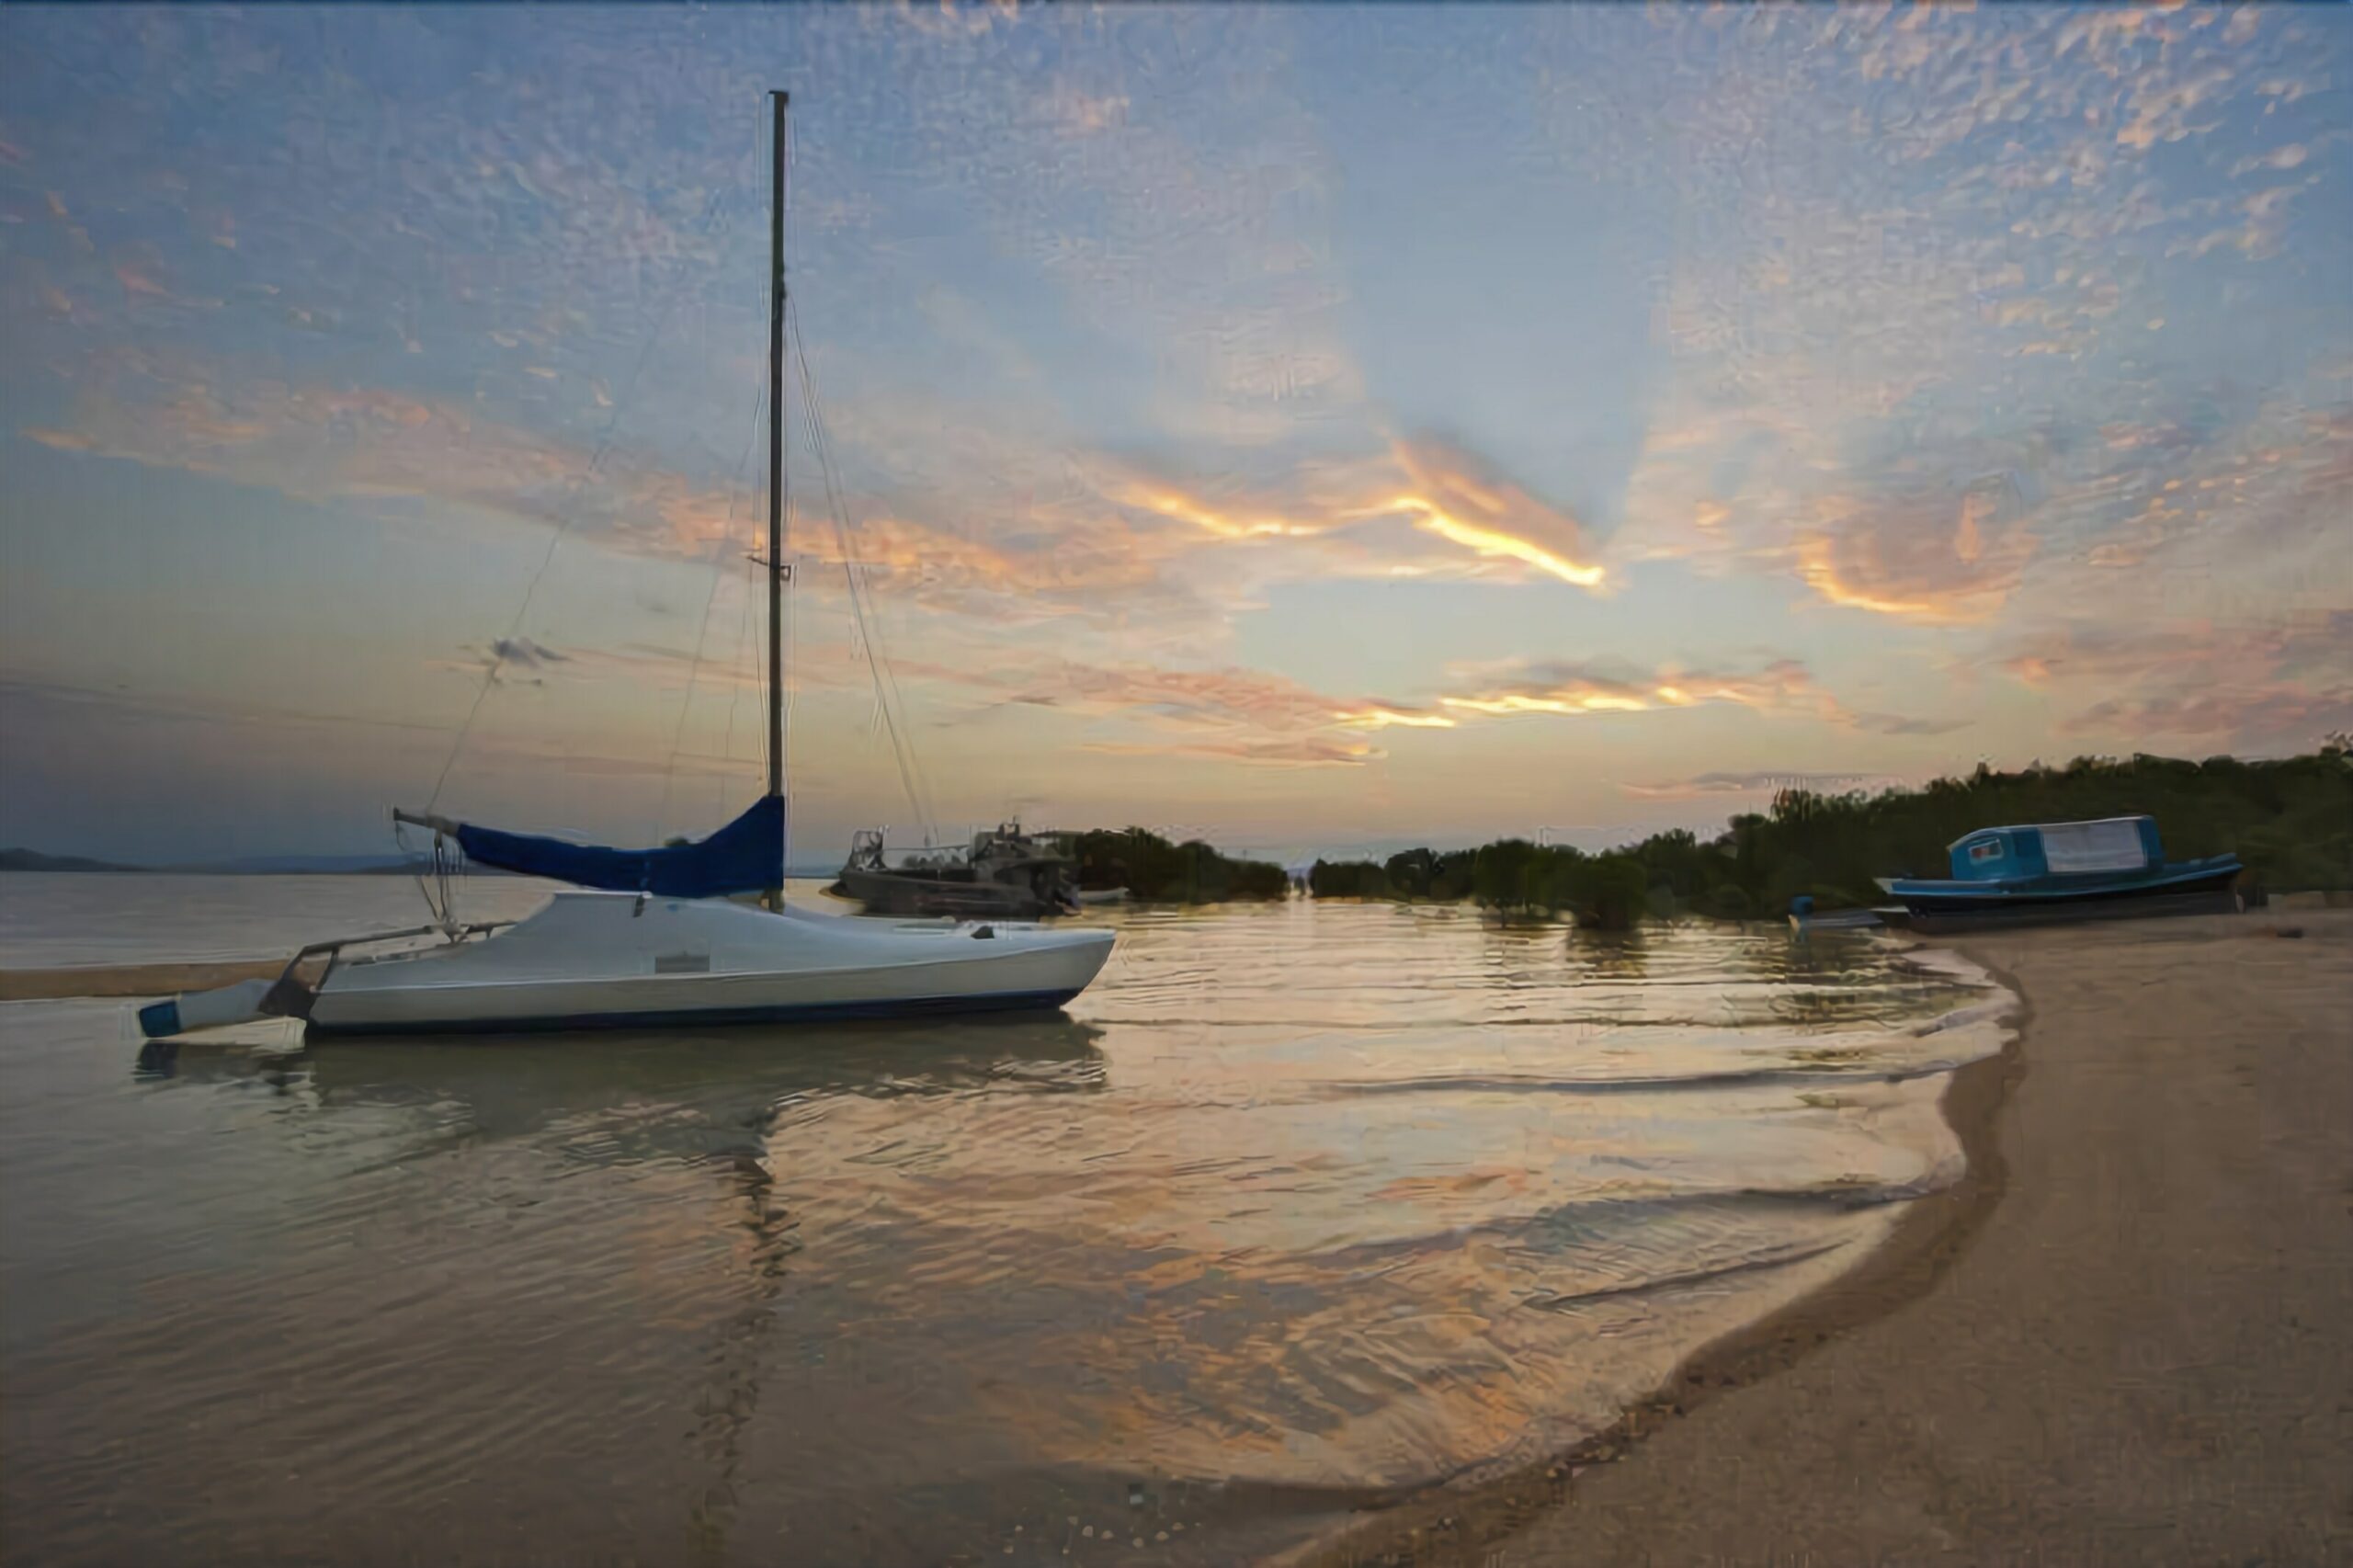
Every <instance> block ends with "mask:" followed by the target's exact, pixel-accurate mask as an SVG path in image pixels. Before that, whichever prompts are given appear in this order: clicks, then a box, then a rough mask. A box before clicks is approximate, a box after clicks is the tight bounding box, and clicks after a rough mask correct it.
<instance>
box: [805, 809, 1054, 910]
mask: <svg viewBox="0 0 2353 1568" xmlns="http://www.w3.org/2000/svg"><path fill="white" fill-rule="evenodd" d="M893 857H896V858H893ZM1076 869H1077V863H1076V862H1075V861H1074V860H1073V859H1072V858H1071V857H1070V854H1069V852H1068V851H1067V850H1066V849H1065V847H1064V846H1063V841H1062V836H1061V835H1056V834H1032V833H1024V832H1023V831H1022V830H1021V824H1019V823H1017V822H1011V823H1001V824H998V825H997V826H996V827H995V828H994V829H991V830H988V831H985V832H982V833H976V834H974V835H972V843H971V844H970V845H968V846H949V847H945V848H931V847H926V848H922V849H899V850H894V849H890V848H886V847H885V846H884V845H883V835H882V830H881V829H880V828H867V829H861V830H860V831H859V832H858V833H857V834H856V835H853V836H852V837H851V839H850V849H849V858H848V859H847V860H846V861H844V862H843V863H842V869H841V874H840V876H839V877H838V878H837V879H836V880H835V883H834V886H833V888H832V889H830V890H828V891H830V892H836V893H838V894H839V896H841V897H844V898H849V899H855V900H857V901H858V903H860V904H862V905H864V906H865V910H866V913H867V914H869V915H898V916H902V917H904V916H932V915H951V916H955V917H959V918H964V919H991V918H994V919H1000V920H1036V919H1039V918H1040V917H1041V916H1045V915H1068V914H1070V913H1072V912H1074V911H1075V910H1076V909H1077V908H1078V907H1079V903H1080V898H1079V893H1078V889H1077V886H1076V884H1075V882H1074V872H1075V871H1076Z"/></svg>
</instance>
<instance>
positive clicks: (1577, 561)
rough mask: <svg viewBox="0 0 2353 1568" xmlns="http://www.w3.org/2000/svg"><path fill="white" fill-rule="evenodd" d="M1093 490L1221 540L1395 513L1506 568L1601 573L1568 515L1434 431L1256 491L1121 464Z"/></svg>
mask: <svg viewBox="0 0 2353 1568" xmlns="http://www.w3.org/2000/svg"><path fill="white" fill-rule="evenodd" d="M1101 487H1102V491H1103V494H1104V495H1105V496H1106V498H1107V499H1109V500H1111V501H1114V502H1116V503H1118V504H1120V505H1121V506H1130V507H1133V508H1135V509H1137V510H1139V511H1142V512H1147V513H1150V514H1153V515H1154V516H1157V517H1166V518H1169V519H1172V520H1174V521H1176V522H1181V523H1185V524H1188V525H1190V526H1191V527H1193V528H1198V529H1199V530H1200V531H1201V532H1203V533H1204V534H1208V535H1211V536H1213V537H1214V538H1216V539H1219V540H1228V541H1234V542H1249V541H1263V540H1321V539H1325V538H1328V537H1329V536H1332V535H1335V534H1338V533H1341V532H1344V531H1347V530H1366V529H1368V528H1370V526H1371V525H1376V524H1379V523H1381V522H1383V521H1385V520H1392V519H1403V520H1404V521H1406V522H1408V523H1410V524H1411V525H1412V526H1413V527H1414V528H1416V529H1418V530H1420V531H1421V532H1423V533H1425V534H1428V535H1431V536H1433V537H1435V538H1437V539H1439V540H1444V541H1445V542H1446V543H1448V544H1449V545H1452V546H1455V547H1457V548H1459V549H1461V550H1463V551H1468V552H1469V553H1470V555H1471V556H1472V558H1474V559H1475V560H1476V561H1478V562H1487V563H1494V564H1495V566H1499V567H1501V568H1502V569H1503V570H1505V571H1507V572H1510V573H1512V574H1515V575H1517V574H1518V569H1519V568H1532V569H1533V570H1535V571H1537V572H1539V573H1542V574H1546V575H1549V576H1552V577H1556V578H1558V579H1560V580H1561V581H1563V582H1565V583H1570V584H1574V585H1576V586H1578V587H1583V588H1597V587H1598V586H1600V585H1601V584H1602V583H1603V581H1604V579H1605V577H1606V575H1607V574H1606V572H1605V571H1604V569H1603V568H1602V567H1601V566H1600V565H1599V564H1597V562H1596V561H1595V560H1594V558H1593V557H1594V552H1593V551H1592V548H1591V546H1590V545H1589V544H1588V542H1587V541H1586V535H1585V529H1584V528H1583V527H1582V526H1581V525H1580V524H1579V523H1578V522H1577V520H1576V519H1575V518H1574V517H1572V516H1570V515H1569V514H1568V513H1567V512H1566V511H1564V510H1563V509H1562V508H1560V507H1558V506H1553V505H1552V503H1550V502H1547V501H1544V500H1542V499H1540V497H1538V496H1537V495H1535V494H1532V493H1531V492H1529V490H1527V489H1526V488H1524V487H1522V486H1521V485H1519V484H1518V483H1515V482H1514V481H1512V480H1511V479H1510V478H1508V477H1507V476H1506V475H1504V474H1502V473H1501V472H1498V471H1497V470H1496V469H1495V467H1494V465H1492V464H1490V463H1488V462H1487V461H1486V460H1483V459H1482V458H1480V457H1479V456H1478V455H1477V454H1475V453H1473V452H1472V451H1470V450H1468V449H1465V448H1463V447H1462V446H1461V445H1460V444H1458V443H1455V442H1451V441H1449V440H1445V439H1443V438H1441V437H1435V436H1428V435H1424V436H1415V437H1404V438H1402V439H1399V440H1396V441H1394V442H1392V444H1391V445H1390V448H1389V449H1388V450H1387V451H1386V452H1385V453H1383V454H1382V455H1381V456H1380V457H1378V458H1370V459H1365V460H1357V461H1347V462H1336V461H1330V460H1320V461H1310V462H1302V463H1301V464H1299V465H1297V466H1296V467H1295V468H1293V469H1292V470H1291V471H1290V472H1289V473H1288V474H1286V475H1285V476H1283V477H1282V478H1281V479H1279V481H1277V482H1276V483H1273V484H1271V485H1267V486H1264V487H1259V488H1256V489H1254V488H1252V487H1250V486H1248V485H1244V484H1235V483H1228V484H1226V485H1224V486H1222V487H1221V488H1219V489H1216V490H1206V489H1200V488H1195V487H1190V486H1188V485H1186V484H1184V483H1180V482H1176V481H1172V480H1168V479H1165V478H1162V477H1159V476H1156V475H1154V474H1152V473H1150V472H1145V471H1143V470H1141V469H1138V468H1135V467H1133V466H1127V465H1121V466H1117V467H1112V468H1108V469H1107V471H1106V472H1105V474H1104V477H1103V479H1102V480H1101ZM1368 564H1369V568H1370V574H1383V575H1389V574H1401V575H1419V574H1422V573H1423V571H1424V570H1425V568H1423V567H1421V566H1420V565H1418V564H1416V563H1415V562H1410V561H1406V560H1401V559H1396V558H1395V557H1394V553H1393V552H1392V551H1374V552H1373V553H1372V556H1371V558H1370V561H1369V562H1368Z"/></svg>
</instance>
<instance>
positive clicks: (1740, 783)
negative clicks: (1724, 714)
mask: <svg viewBox="0 0 2353 1568" xmlns="http://www.w3.org/2000/svg"><path fill="white" fill-rule="evenodd" d="M1902 782H1903V780H1901V779H1900V778H1895V777H1893V775H1890V774H1884V773H1789V772H1769V771H1768V772H1756V773H1699V774H1694V775H1693V776H1692V777H1690V778H1671V779H1667V780H1665V781H1664V782H1661V783H1654V784H1620V786H1619V787H1618V788H1619V789H1620V790H1623V791H1624V792H1625V793H1627V794H1629V795H1633V796H1636V797H1638V798H1640V799H1643V800H1665V801H1681V800H1691V799H1694V798H1697V797H1701V796H1710V795H1770V794H1775V793H1778V792H1779V791H1780V790H1808V791H1810V792H1812V793H1813V794H1817V795H1834V794H1844V793H1846V792H1847V791H1848V790H1872V789H1881V788H1885V787H1888V786H1892V785H1895V784H1900V783H1902Z"/></svg>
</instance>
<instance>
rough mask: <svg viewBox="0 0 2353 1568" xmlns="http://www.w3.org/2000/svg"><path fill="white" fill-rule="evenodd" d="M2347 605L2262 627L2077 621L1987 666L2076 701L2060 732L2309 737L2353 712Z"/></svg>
mask: <svg viewBox="0 0 2353 1568" xmlns="http://www.w3.org/2000/svg"><path fill="white" fill-rule="evenodd" d="M2348 650H2353V608H2336V609H2321V610H2290V611H2287V612H2284V613H2282V614H2281V615H2280V616H2279V618H2278V619H2272V620H2267V621H2262V622H2245V621H2242V622H2237V623H2228V624H2214V623H2211V622H2210V623H2204V624H2197V623H2192V624H2175V625H2172V626H2167V627H2140V628H2134V627H2119V626H2112V625H2106V624H2102V623H2098V622H2080V623H2075V624H2071V625H2067V626H2063V627H2059V628H2054V629H2052V630H2051V631H2042V632H2038V633H2034V634H2031V635H2029V636H2025V637H2021V638H2018V639H2017V640H2015V641H2013V642H2011V643H2010V644H2009V645H2008V647H2007V649H2006V651H2005V652H2004V653H2002V654H2001V656H2000V658H1999V660H1998V667H1999V668H2001V669H2002V670H2003V671H2004V672H2006V674H2008V675H2010V676H2012V677H2013V678H2015V679H2017V680H2018V681H2019V682H2021V683H2022V684H2024V685H2026V686H2028V687H2031V688H2033V689H2036V690H2039V691H2043V692H2047V693H2049V694H2051V695H2052V697H2053V698H2054V699H2057V700H2060V701H2063V702H2067V701H2072V702H2084V700H2085V699H2086V698H2089V697H2092V696H2093V695H2094V694H2095V693H2097V694H2098V695H2097V699H2095V700H2091V701H2089V702H2088V703H2086V705H2085V706H2082V707H2080V708H2077V709H2075V710H2074V711H2073V712H2071V713H2069V714H2067V715H2066V717H2064V718H2063V720H2061V722H2060V723H2059V726H2058V728H2059V733H2062V734H2066V735H2089V734H2100V735H2112V736H2116V737H2119V738H2121V739H2123V740H2125V741H2127V742H2131V741H2137V740H2140V739H2143V738H2144V737H2145V738H2154V737H2158V736H2177V737H2202V738H2205V739H2208V740H2213V741H2228V742H2233V743H2241V744H2268V743H2273V742H2283V741H2284V742H2288V743H2290V744H2301V743H2302V742H2310V741H2316V740H2317V739H2318V738H2319V737H2320V736H2321V735H2322V734H2324V733H2327V732H2328V731H2330V730H2331V729H2334V728H2337V727H2340V726H2341V725H2342V724H2343V723H2344V722H2345V720H2346V717H2347V713H2348V712H2353V652H2348Z"/></svg>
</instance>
